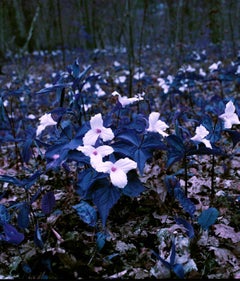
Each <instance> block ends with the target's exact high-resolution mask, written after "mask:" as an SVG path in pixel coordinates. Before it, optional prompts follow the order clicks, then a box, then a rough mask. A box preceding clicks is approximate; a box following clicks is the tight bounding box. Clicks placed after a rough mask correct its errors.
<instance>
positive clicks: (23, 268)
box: [22, 263, 32, 274]
mask: <svg viewBox="0 0 240 281" xmlns="http://www.w3.org/2000/svg"><path fill="white" fill-rule="evenodd" d="M22 270H23V271H24V272H25V273H27V274H29V273H31V272H32V269H31V267H30V266H29V265H28V264H26V263H24V264H22Z"/></svg>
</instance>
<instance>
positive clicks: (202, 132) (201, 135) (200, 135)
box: [191, 125, 212, 148]
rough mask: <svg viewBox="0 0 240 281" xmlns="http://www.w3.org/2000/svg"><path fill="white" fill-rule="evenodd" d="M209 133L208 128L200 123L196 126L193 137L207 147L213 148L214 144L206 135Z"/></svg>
mask: <svg viewBox="0 0 240 281" xmlns="http://www.w3.org/2000/svg"><path fill="white" fill-rule="evenodd" d="M208 134H209V132H208V130H207V129H206V128H205V127H204V126H203V125H200V126H198V127H197V128H196V135H195V136H194V137H192V138H191V140H193V141H197V142H202V143H204V144H205V146H206V147H208V148H212V145H211V143H210V141H209V140H207V139H205V137H206V136H207V135H208Z"/></svg>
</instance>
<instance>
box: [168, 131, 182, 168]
mask: <svg viewBox="0 0 240 281" xmlns="http://www.w3.org/2000/svg"><path fill="white" fill-rule="evenodd" d="M166 141H167V144H168V153H167V156H168V159H167V164H166V167H167V169H168V168H170V167H171V166H172V165H173V164H174V163H175V162H178V161H180V160H181V159H183V158H184V156H185V152H186V151H185V146H184V144H183V142H182V140H181V138H180V137H178V136H177V135H170V136H168V137H166Z"/></svg>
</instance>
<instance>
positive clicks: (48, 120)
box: [36, 113, 57, 136]
mask: <svg viewBox="0 0 240 281" xmlns="http://www.w3.org/2000/svg"><path fill="white" fill-rule="evenodd" d="M39 120H40V125H39V126H38V127H37V132H36V135H37V136H39V135H40V134H41V132H42V131H43V130H44V129H45V128H46V127H47V126H52V125H56V124H57V122H56V121H54V120H53V119H52V115H51V113H45V114H44V115H43V116H42V117H40V118H39Z"/></svg>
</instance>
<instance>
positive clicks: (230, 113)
mask: <svg viewBox="0 0 240 281" xmlns="http://www.w3.org/2000/svg"><path fill="white" fill-rule="evenodd" d="M219 118H221V119H222V120H223V121H224V128H225V129H231V128H232V125H234V124H240V121H239V118H238V116H237V114H236V113H235V106H234V104H233V102H232V101H229V102H228V103H227V104H226V108H225V112H224V113H223V114H221V115H220V116H219Z"/></svg>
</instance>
